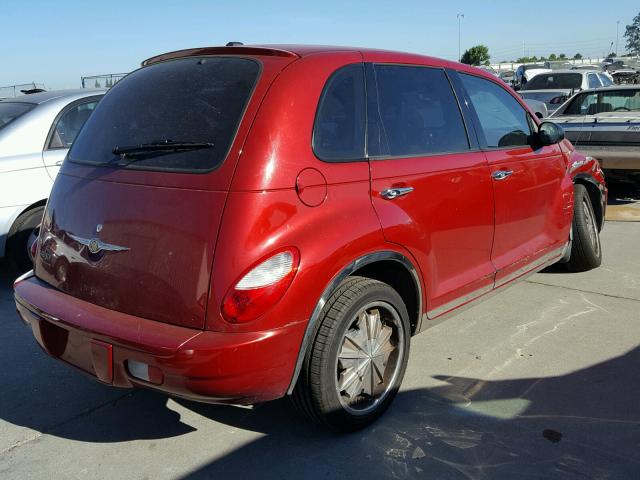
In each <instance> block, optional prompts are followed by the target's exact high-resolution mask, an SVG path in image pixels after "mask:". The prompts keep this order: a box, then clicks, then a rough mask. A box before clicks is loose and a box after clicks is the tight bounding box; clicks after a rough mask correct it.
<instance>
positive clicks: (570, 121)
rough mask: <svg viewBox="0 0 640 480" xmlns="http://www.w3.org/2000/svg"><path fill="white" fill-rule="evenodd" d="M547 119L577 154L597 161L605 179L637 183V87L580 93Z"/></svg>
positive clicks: (639, 113)
mask: <svg viewBox="0 0 640 480" xmlns="http://www.w3.org/2000/svg"><path fill="white" fill-rule="evenodd" d="M551 119H552V120H553V121H554V122H555V123H557V124H558V125H560V126H561V127H562V128H563V129H564V131H565V135H566V137H567V138H568V139H569V140H571V142H572V143H573V145H574V146H575V147H576V149H577V150H578V151H579V152H580V153H582V154H584V155H589V156H592V157H594V158H597V159H598V160H599V161H600V164H601V166H602V168H603V169H604V170H605V171H606V175H607V178H609V179H613V180H623V181H629V180H632V181H634V182H636V183H640V85H638V86H612V87H606V88H598V89H595V90H593V89H589V90H584V91H582V92H580V93H577V94H576V95H574V96H573V97H572V98H571V99H570V100H569V101H568V102H566V103H565V104H564V105H562V106H561V107H560V108H558V109H557V110H556V111H555V113H554V114H553V115H552V116H551Z"/></svg>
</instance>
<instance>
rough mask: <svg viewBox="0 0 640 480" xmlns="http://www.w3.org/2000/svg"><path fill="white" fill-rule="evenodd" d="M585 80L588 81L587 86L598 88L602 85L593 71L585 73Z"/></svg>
mask: <svg viewBox="0 0 640 480" xmlns="http://www.w3.org/2000/svg"><path fill="white" fill-rule="evenodd" d="M587 81H588V83H589V88H598V87H601V86H602V84H601V83H600V80H598V77H597V76H596V74H595V73H589V74H587Z"/></svg>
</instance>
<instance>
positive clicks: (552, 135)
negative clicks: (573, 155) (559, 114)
mask: <svg viewBox="0 0 640 480" xmlns="http://www.w3.org/2000/svg"><path fill="white" fill-rule="evenodd" d="M562 140H564V130H563V129H562V128H561V127H559V126H558V125H556V124H555V123H553V122H542V123H541V124H540V128H539V129H538V142H539V143H540V145H543V146H545V145H554V144H556V143H558V142H560V141H562Z"/></svg>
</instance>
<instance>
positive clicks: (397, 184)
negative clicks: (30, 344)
mask: <svg viewBox="0 0 640 480" xmlns="http://www.w3.org/2000/svg"><path fill="white" fill-rule="evenodd" d="M218 56H239V57H242V58H250V59H254V60H256V61H257V62H259V64H260V74H259V78H258V80H257V82H256V84H255V87H254V88H253V90H252V93H251V95H250V98H249V100H248V103H247V105H246V107H245V109H244V112H243V115H242V117H241V121H240V122H239V125H238V128H237V130H236V132H235V135H234V136H233V139H232V142H231V144H230V146H229V149H228V152H227V154H226V159H225V160H224V161H223V162H222V163H221V165H220V166H219V167H218V168H217V169H215V170H213V171H211V172H206V173H200V174H192V173H181V172H171V173H167V172H163V171H153V170H144V169H128V168H111V167H106V166H95V165H86V164H80V163H75V162H73V161H65V163H64V165H63V167H62V169H61V171H60V174H59V176H58V178H57V180H56V182H55V186H54V189H53V192H52V194H51V196H50V199H49V203H48V205H47V211H46V214H45V219H44V223H43V228H42V231H41V234H40V238H39V243H38V247H37V248H38V251H37V255H36V261H35V268H34V271H33V272H31V273H29V274H27V275H25V276H23V277H21V278H20V279H18V280H17V281H16V282H15V298H16V305H17V309H18V312H19V314H20V316H21V317H22V319H23V320H24V321H25V322H27V323H28V324H29V325H30V326H31V328H32V329H33V333H34V336H35V338H36V340H37V341H38V343H39V344H40V345H41V346H42V348H43V349H44V350H45V351H46V352H47V353H48V354H49V355H51V356H53V357H55V358H57V359H59V360H61V361H64V362H66V363H68V364H70V365H72V366H75V367H77V368H79V369H80V370H82V371H83V372H85V373H87V374H89V375H92V376H94V377H97V379H98V380H100V381H101V382H104V383H107V384H110V385H113V386H117V387H132V386H144V387H149V388H154V389H158V390H161V391H164V392H167V393H168V394H171V395H176V396H181V397H185V398H190V399H195V400H200V401H212V402H228V403H255V402H261V401H266V400H271V399H275V398H279V397H282V396H284V395H286V394H287V392H291V391H292V389H293V386H294V385H295V382H296V379H297V375H298V372H299V369H300V365H301V362H302V359H303V357H304V355H305V353H306V351H307V348H308V345H309V341H310V339H311V337H312V336H313V333H314V328H315V322H316V321H317V317H318V315H319V312H320V310H321V309H322V306H323V304H324V302H325V301H326V299H327V298H328V296H329V295H330V294H331V292H332V291H333V289H335V287H336V285H337V284H338V283H339V282H340V281H341V280H342V279H344V278H345V277H346V276H348V275H351V274H354V273H357V274H358V275H363V276H371V277H372V278H377V279H381V280H383V281H385V282H386V283H389V284H390V285H391V286H392V287H394V288H395V289H396V290H397V291H398V292H399V293H400V294H401V296H402V297H403V299H404V301H405V303H406V305H407V310H408V311H409V313H410V316H411V327H412V333H413V334H416V333H418V332H420V331H421V330H424V329H425V328H427V327H428V326H430V325H433V324H434V323H435V322H437V321H438V320H439V319H443V318H446V317H448V316H450V315H451V314H453V313H457V312H458V311H460V309H461V308H463V307H466V306H468V305H471V304H472V303H474V302H475V301H477V300H480V299H482V298H484V297H485V296H486V295H487V294H489V293H491V292H493V291H495V290H498V289H502V288H503V287H505V286H507V285H510V284H512V283H514V282H515V281H517V280H518V279H520V278H523V276H525V275H527V274H530V273H532V272H535V271H538V270H540V269H541V268H543V267H545V266H547V265H549V264H551V263H554V262H556V261H558V260H559V259H560V258H561V257H562V255H563V254H564V252H565V251H566V248H567V245H568V241H569V238H570V229H571V221H572V213H573V188H574V183H576V182H579V183H582V184H584V185H585V186H586V187H587V189H588V191H589V194H590V196H591V198H592V199H593V202H594V211H595V213H596V216H597V218H598V222H599V226H600V227H601V226H602V223H603V219H604V208H605V204H606V187H605V185H604V179H603V176H602V172H601V171H600V168H599V166H598V164H597V162H596V160H594V159H591V158H588V157H583V156H581V155H579V154H577V153H576V152H575V151H574V150H573V147H572V146H571V144H570V143H569V142H568V141H562V142H560V143H558V144H552V145H547V146H541V147H539V148H533V147H531V146H528V145H527V146H518V147H513V148H500V149H485V148H482V147H481V146H477V147H476V148H474V146H473V144H474V143H475V144H477V139H475V140H473V139H472V140H471V143H472V145H471V147H470V148H469V150H468V151H464V152H459V153H446V154H440V155H429V156H428V157H427V156H420V155H417V156H416V155H414V156H407V157H405V158H390V159H384V158H378V159H371V158H363V159H361V161H351V162H325V161H322V160H320V159H319V158H318V157H316V155H315V154H314V150H313V148H312V138H313V129H314V121H315V118H316V115H317V110H318V103H319V101H320V99H321V96H322V92H323V89H324V88H325V85H326V84H327V81H328V79H330V78H331V76H332V74H333V73H334V72H336V71H337V70H338V69H339V68H341V67H343V66H345V65H350V64H363V63H364V64H385V65H387V64H393V65H412V66H427V67H432V68H435V69H443V70H445V71H447V72H448V73H449V74H450V76H451V77H452V78H453V77H454V76H455V73H456V72H458V73H466V74H470V75H473V76H476V77H480V78H483V79H485V80H487V81H490V82H493V83H494V84H496V85H498V86H500V88H504V90H505V91H507V92H508V93H509V95H512V96H513V98H514V99H515V100H516V101H517V102H519V103H520V104H521V105H522V108H523V109H527V107H526V105H525V104H524V103H523V102H522V101H521V99H520V98H519V97H518V96H517V95H516V94H515V93H514V92H511V91H510V90H508V89H507V88H506V87H505V86H504V84H502V82H500V80H498V79H496V78H495V77H493V76H491V75H489V74H487V73H484V72H483V71H481V70H478V69H474V68H473V67H469V66H466V65H462V64H458V63H453V62H448V61H444V60H439V59H435V58H430V57H424V56H419V55H412V54H404V53H393V52H385V51H376V50H360V49H349V48H334V47H324V48H323V47H243V46H234V47H225V48H222V47H215V48H203V49H192V50H187V51H180V52H174V53H169V54H166V55H161V56H159V57H155V58H153V59H150V60H148V61H146V62H145V64H144V65H145V66H144V67H143V69H142V70H145V69H146V68H151V67H153V66H154V65H158V64H162V63H166V62H172V61H174V60H175V59H183V58H190V57H193V58H210V57H218ZM126 84H127V79H125V80H123V81H122V83H121V84H118V85H121V86H118V85H117V86H116V87H114V90H116V89H117V88H121V89H123V88H126ZM452 84H453V86H454V87H455V88H456V89H457V88H460V86H459V85H456V82H455V81H453V80H452ZM456 93H458V92H457V91H456ZM110 95H112V93H111V92H109V93H108V94H107V95H106V97H105V100H107V102H102V103H108V98H109V96H110ZM102 103H101V105H100V106H99V107H98V109H100V108H102V107H103V105H102ZM105 108H106V107H105ZM461 108H462V110H463V115H464V116H465V118H467V113H466V112H465V111H464V109H465V107H464V102H462V101H461ZM527 110H528V109H527ZM531 119H532V121H533V122H535V124H536V125H538V124H539V123H540V121H539V120H538V118H537V117H536V116H535V115H534V114H533V113H531ZM467 128H468V129H469V130H472V129H471V127H470V126H469V124H467ZM82 133H83V132H81V134H80V135H81V136H82ZM469 135H471V133H469ZM503 170H509V171H510V172H512V175H511V177H510V178H509V179H508V180H507V181H504V182H498V181H496V180H495V179H494V178H493V177H492V174H494V173H495V172H497V171H503ZM402 188H413V190H414V191H413V192H412V194H411V195H406V196H401V197H399V198H396V199H394V200H393V201H390V200H389V199H387V198H383V196H382V192H384V191H385V190H388V189H402ZM96 227H98V228H96ZM96 230H98V231H96ZM92 237H95V239H96V241H97V240H98V239H99V240H100V241H102V242H106V243H105V244H107V245H117V246H118V245H119V246H125V248H126V249H127V250H121V251H106V252H102V253H101V254H100V255H101V256H100V257H99V258H97V257H92V254H91V253H90V252H89V251H88V249H89V248H91V247H90V246H88V245H89V244H86V245H85V247H86V248H85V247H83V246H82V242H81V240H82V239H91V238H92ZM74 239H80V240H77V241H76V240H74ZM94 246H95V245H94ZM282 249H290V250H291V251H295V252H296V253H295V255H297V257H296V261H297V262H298V263H297V265H295V267H294V269H293V270H292V273H291V277H290V278H289V280H287V281H289V282H290V283H289V284H288V285H286V287H285V288H284V291H283V292H281V298H276V300H275V301H274V302H273V304H270V305H268V306H266V307H265V308H263V310H262V311H261V312H259V313H260V314H259V315H258V316H257V318H254V319H252V320H251V321H246V322H240V321H230V320H229V319H228V318H227V317H226V316H225V314H224V312H223V304H224V302H225V298H227V296H228V295H231V294H230V293H229V292H230V291H231V290H232V289H233V286H234V285H236V283H237V282H238V281H239V279H240V278H242V277H243V275H244V274H245V273H247V272H250V271H251V270H252V269H253V268H254V267H255V266H256V265H258V264H260V262H262V261H264V260H265V259H268V258H270V257H271V256H273V255H274V254H275V253H276V252H278V251H280V250H282ZM135 362H138V363H135ZM140 365H143V367H144V366H145V365H146V367H144V368H145V369H146V370H145V371H144V373H143V374H142V375H140V374H139V373H137V372H138V368H139V366H140Z"/></svg>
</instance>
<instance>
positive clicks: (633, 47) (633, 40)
mask: <svg viewBox="0 0 640 480" xmlns="http://www.w3.org/2000/svg"><path fill="white" fill-rule="evenodd" d="M624 36H625V38H626V39H627V45H626V47H627V51H628V52H630V53H634V54H636V55H640V13H638V15H636V16H635V18H634V19H633V22H631V25H627V29H626V31H625V32H624Z"/></svg>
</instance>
